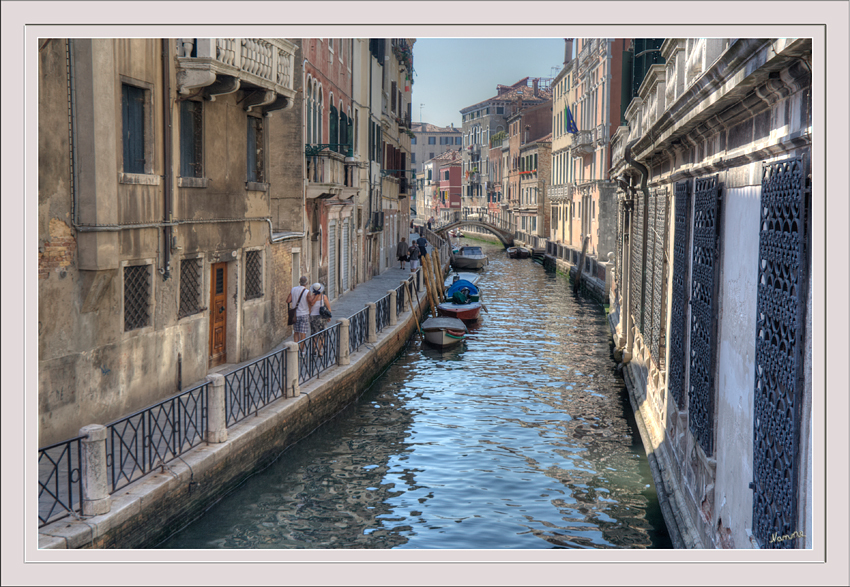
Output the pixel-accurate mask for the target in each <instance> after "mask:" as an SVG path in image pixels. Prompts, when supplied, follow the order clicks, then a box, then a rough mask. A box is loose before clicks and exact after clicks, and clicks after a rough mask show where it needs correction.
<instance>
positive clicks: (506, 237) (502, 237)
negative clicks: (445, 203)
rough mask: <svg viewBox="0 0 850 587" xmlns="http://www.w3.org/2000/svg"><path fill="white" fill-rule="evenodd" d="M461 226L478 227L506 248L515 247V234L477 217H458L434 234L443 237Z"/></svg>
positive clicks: (435, 230) (436, 230)
mask: <svg viewBox="0 0 850 587" xmlns="http://www.w3.org/2000/svg"><path fill="white" fill-rule="evenodd" d="M460 226H477V227H479V228H483V229H484V230H486V231H488V232H490V233H492V234H493V235H494V236H495V237H496V238H498V239H499V241H500V242H501V243H502V244H503V245H504V246H505V248H508V247H512V246H513V245H514V234H513V232H511V231H509V230H507V229H505V228H501V227H499V226H496V225H495V224H492V223H490V222H487V221H486V220H482V219H480V218H477V217H469V216H461V215H457V216H455V217H454V218H451V219H449V222H448V223H447V224H444V225H442V226H440V227H439V228H435V229H434V231H433V232H434V233H436V234H438V235H440V236H442V235H444V234H445V233H446V231H448V230H452V229H453V228H458V227H460Z"/></svg>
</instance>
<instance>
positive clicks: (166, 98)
mask: <svg viewBox="0 0 850 587" xmlns="http://www.w3.org/2000/svg"><path fill="white" fill-rule="evenodd" d="M162 114H163V121H164V123H165V132H164V133H163V137H164V139H163V140H164V141H165V145H164V149H163V167H164V170H163V171H164V174H163V180H164V183H165V185H164V186H163V216H164V218H163V222H165V223H166V224H165V226H164V227H163V238H164V240H165V242H164V243H163V245H164V246H163V247H162V267H161V268H160V270H159V271H160V273H161V274H162V280H163V281H168V278H169V277H171V247H172V246H173V244H174V243H173V242H172V227H171V224H170V223H171V221H172V218H173V217H174V209H173V204H174V201H173V200H174V193H173V191H172V187H173V186H172V181H173V177H174V173H173V169H172V165H173V163H174V161H173V160H172V158H173V153H172V147H173V145H172V128H171V125H172V116H171V115H172V112H171V51H170V45H169V40H168V39H162Z"/></svg>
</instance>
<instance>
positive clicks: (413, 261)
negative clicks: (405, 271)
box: [407, 243, 419, 273]
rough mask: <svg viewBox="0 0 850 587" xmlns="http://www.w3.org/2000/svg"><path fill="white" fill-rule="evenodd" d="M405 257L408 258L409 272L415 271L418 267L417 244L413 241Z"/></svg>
mask: <svg viewBox="0 0 850 587" xmlns="http://www.w3.org/2000/svg"><path fill="white" fill-rule="evenodd" d="M407 258H408V259H409V260H410V272H411V273H416V270H417V269H418V268H419V245H417V244H416V243H413V244H412V245H410V248H409V249H408V250H407Z"/></svg>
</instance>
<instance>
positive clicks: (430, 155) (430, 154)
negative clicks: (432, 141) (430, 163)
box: [428, 151, 434, 159]
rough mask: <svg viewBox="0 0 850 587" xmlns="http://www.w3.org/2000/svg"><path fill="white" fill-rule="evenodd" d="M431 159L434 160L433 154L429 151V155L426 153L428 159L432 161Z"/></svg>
mask: <svg viewBox="0 0 850 587" xmlns="http://www.w3.org/2000/svg"><path fill="white" fill-rule="evenodd" d="M433 158H434V152H433V151H431V152H430V153H428V159H433Z"/></svg>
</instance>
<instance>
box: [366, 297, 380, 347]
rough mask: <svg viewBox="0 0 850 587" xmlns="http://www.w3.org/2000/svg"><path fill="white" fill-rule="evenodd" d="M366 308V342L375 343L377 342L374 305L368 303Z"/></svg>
mask: <svg viewBox="0 0 850 587" xmlns="http://www.w3.org/2000/svg"><path fill="white" fill-rule="evenodd" d="M366 307H367V308H369V310H368V312H366V314H367V315H368V318H369V320H368V322H369V326H368V328H367V330H366V342H371V343H375V342H378V333H377V330H378V325H377V322H378V321H377V316H376V315H375V304H374V302H369V303H368V304H366Z"/></svg>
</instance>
